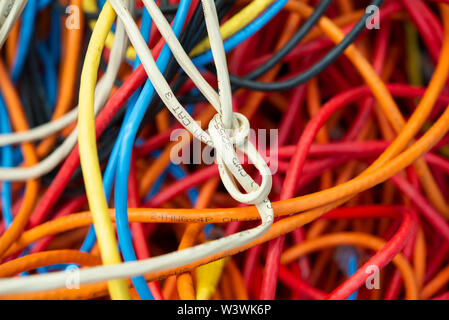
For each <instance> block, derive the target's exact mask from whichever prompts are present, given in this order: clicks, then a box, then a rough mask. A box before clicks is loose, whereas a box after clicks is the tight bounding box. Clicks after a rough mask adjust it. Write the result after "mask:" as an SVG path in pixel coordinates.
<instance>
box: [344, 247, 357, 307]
mask: <svg viewBox="0 0 449 320" xmlns="http://www.w3.org/2000/svg"><path fill="white" fill-rule="evenodd" d="M357 268H358V266H357V253H351V255H350V256H349V257H348V266H347V274H348V278H349V277H352V275H353V274H354V273H356V272H357ZM346 300H357V291H354V292H353V293H351V295H350V296H349V297H348V298H347V299H346Z"/></svg>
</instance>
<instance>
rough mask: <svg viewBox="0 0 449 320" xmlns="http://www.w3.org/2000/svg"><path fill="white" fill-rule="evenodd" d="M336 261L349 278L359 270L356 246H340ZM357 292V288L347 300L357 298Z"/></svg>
mask: <svg viewBox="0 0 449 320" xmlns="http://www.w3.org/2000/svg"><path fill="white" fill-rule="evenodd" d="M335 261H336V262H337V265H338V267H339V268H340V270H341V271H343V272H344V273H346V275H347V277H348V278H349V277H352V275H353V274H354V273H356V272H357V268H358V254H357V250H356V249H355V248H354V247H351V246H339V247H338V248H337V250H336V252H335ZM357 293H358V292H357V290H356V291H354V292H353V293H352V294H351V295H350V296H349V297H348V298H347V299H346V300H356V299H357Z"/></svg>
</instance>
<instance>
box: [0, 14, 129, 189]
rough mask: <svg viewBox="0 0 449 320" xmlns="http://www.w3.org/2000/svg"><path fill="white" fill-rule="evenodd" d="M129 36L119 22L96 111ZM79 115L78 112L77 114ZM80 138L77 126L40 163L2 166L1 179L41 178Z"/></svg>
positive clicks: (98, 90)
mask: <svg viewBox="0 0 449 320" xmlns="http://www.w3.org/2000/svg"><path fill="white" fill-rule="evenodd" d="M127 44H128V41H127V36H126V32H125V28H124V27H123V24H122V23H118V25H117V31H116V37H115V40H114V44H113V46H112V49H111V57H110V61H109V64H108V67H107V69H106V72H105V74H104V76H103V77H102V78H101V80H100V81H99V82H98V85H97V87H96V88H95V103H94V112H95V114H98V112H99V111H100V110H101V109H102V108H103V107H104V105H105V103H106V101H107V99H108V97H109V94H110V92H111V89H112V86H113V85H114V81H115V79H116V77H117V74H118V71H119V69H120V65H121V64H122V61H123V59H124V56H125V52H126V49H127ZM76 116H77V114H76ZM77 139H78V133H77V129H76V128H75V129H74V130H73V131H72V132H71V133H70V135H69V136H68V137H67V138H66V140H65V141H64V142H63V143H62V144H61V145H60V146H59V147H58V148H57V149H56V150H54V151H53V152H52V153H51V154H50V155H49V156H47V157H46V158H45V159H44V160H42V161H40V162H39V163H38V164H36V165H34V166H31V167H25V168H0V180H2V181H25V180H29V179H35V178H39V177H41V176H42V175H44V174H46V173H48V172H50V171H51V170H53V169H54V168H55V167H56V166H57V165H58V164H59V163H61V161H63V160H64V159H65V158H66V157H67V156H68V154H69V153H70V152H71V151H72V150H73V148H74V147H75V145H76V142H77Z"/></svg>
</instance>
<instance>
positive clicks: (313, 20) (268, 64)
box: [244, 0, 333, 80]
mask: <svg viewBox="0 0 449 320" xmlns="http://www.w3.org/2000/svg"><path fill="white" fill-rule="evenodd" d="M332 2H333V0H322V1H320V3H319V4H318V6H317V7H316V8H315V10H314V11H313V13H312V15H311V16H310V17H309V18H308V19H307V20H306V21H305V22H304V24H303V25H302V26H301V28H300V29H299V30H298V31H297V32H296V33H295V34H294V35H293V37H291V39H290V40H289V41H288V42H287V43H286V44H285V46H283V47H282V49H280V50H279V51H277V52H276V53H275V54H274V55H273V56H271V58H270V59H268V60H267V61H265V62H264V64H263V65H261V66H260V67H258V68H257V69H254V70H253V71H252V72H251V73H249V74H248V75H246V76H245V77H244V79H250V80H254V79H256V78H258V77H260V76H261V75H263V74H265V73H267V72H268V71H270V70H271V69H272V68H273V67H274V66H276V65H277V64H278V63H279V62H280V61H281V60H282V59H283V58H284V57H285V56H286V55H287V54H289V53H290V51H292V50H293V49H294V48H295V47H296V45H297V44H298V43H299V42H300V41H301V40H302V39H304V37H305V36H306V35H307V34H308V33H309V31H310V30H311V29H312V28H313V27H314V26H315V25H316V24H317V23H318V20H320V18H321V17H322V16H323V14H324V13H325V12H326V10H327V8H328V7H329V5H330V4H331V3H332Z"/></svg>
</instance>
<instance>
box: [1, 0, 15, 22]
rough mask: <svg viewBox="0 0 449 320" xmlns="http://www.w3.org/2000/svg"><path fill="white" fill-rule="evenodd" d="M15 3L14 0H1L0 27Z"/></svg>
mask: <svg viewBox="0 0 449 320" xmlns="http://www.w3.org/2000/svg"><path fill="white" fill-rule="evenodd" d="M13 5H14V0H2V1H1V2H0V28H1V27H2V25H3V23H5V20H6V18H7V17H8V16H9V13H10V12H11V9H12V7H13Z"/></svg>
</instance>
